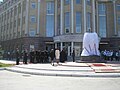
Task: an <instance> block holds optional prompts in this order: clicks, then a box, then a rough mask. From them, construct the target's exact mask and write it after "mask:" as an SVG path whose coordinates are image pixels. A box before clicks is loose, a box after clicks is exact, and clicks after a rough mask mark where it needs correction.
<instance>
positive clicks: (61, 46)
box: [60, 42, 63, 51]
mask: <svg viewBox="0 0 120 90" xmlns="http://www.w3.org/2000/svg"><path fill="white" fill-rule="evenodd" d="M62 50H63V42H61V43H60V51H62Z"/></svg>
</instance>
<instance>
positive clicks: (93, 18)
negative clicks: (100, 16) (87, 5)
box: [92, 0, 95, 32]
mask: <svg viewBox="0 0 120 90" xmlns="http://www.w3.org/2000/svg"><path fill="white" fill-rule="evenodd" d="M92 20H93V21H92V22H93V24H92V25H93V26H92V28H93V30H92V31H93V32H95V0H92Z"/></svg>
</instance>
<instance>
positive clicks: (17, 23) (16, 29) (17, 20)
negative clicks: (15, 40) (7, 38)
mask: <svg viewBox="0 0 120 90" xmlns="http://www.w3.org/2000/svg"><path fill="white" fill-rule="evenodd" d="M18 10H19V6H18V5H17V18H16V36H15V37H18V19H19V17H18Z"/></svg>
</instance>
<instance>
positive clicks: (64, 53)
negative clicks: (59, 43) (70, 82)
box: [60, 48, 67, 63]
mask: <svg viewBox="0 0 120 90" xmlns="http://www.w3.org/2000/svg"><path fill="white" fill-rule="evenodd" d="M65 61H67V54H66V51H65V49H64V48H63V50H62V51H61V52H60V62H62V63H64V62H65Z"/></svg>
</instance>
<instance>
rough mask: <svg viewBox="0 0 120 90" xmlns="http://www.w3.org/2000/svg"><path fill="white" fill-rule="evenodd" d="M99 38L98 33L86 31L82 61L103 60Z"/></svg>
mask: <svg viewBox="0 0 120 90" xmlns="http://www.w3.org/2000/svg"><path fill="white" fill-rule="evenodd" d="M98 49H99V38H98V35H97V33H95V32H93V33H89V32H86V33H85V34H84V37H83V51H82V53H81V57H80V59H81V61H84V62H103V61H102V60H101V59H100V52H99V50H98Z"/></svg>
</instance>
